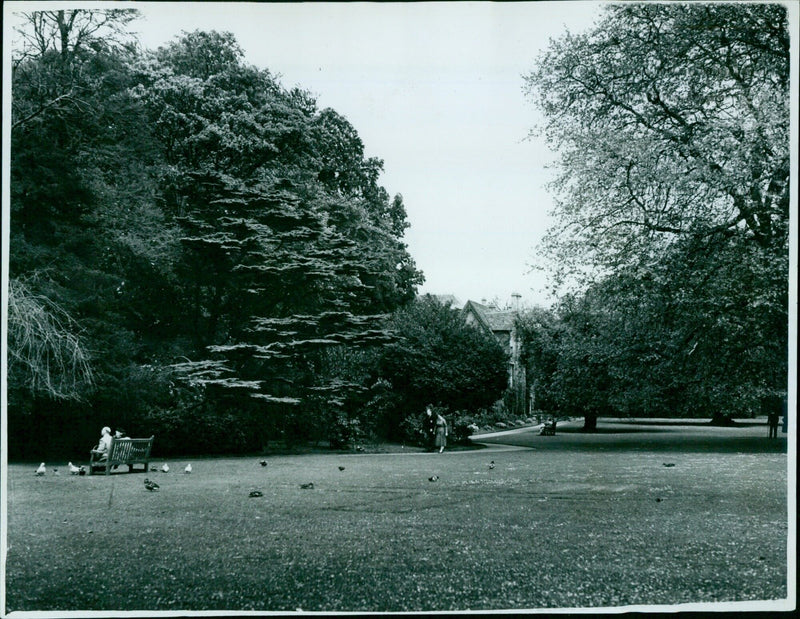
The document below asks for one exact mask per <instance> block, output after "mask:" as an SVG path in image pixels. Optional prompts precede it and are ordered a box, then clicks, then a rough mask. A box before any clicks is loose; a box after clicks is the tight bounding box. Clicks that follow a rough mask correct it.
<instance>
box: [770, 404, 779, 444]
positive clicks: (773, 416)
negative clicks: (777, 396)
mask: <svg viewBox="0 0 800 619" xmlns="http://www.w3.org/2000/svg"><path fill="white" fill-rule="evenodd" d="M779 419H780V415H779V414H778V411H770V412H769V414H768V415H767V424H768V425H769V438H778V420H779Z"/></svg>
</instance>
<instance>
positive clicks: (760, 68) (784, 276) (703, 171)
mask: <svg viewBox="0 0 800 619" xmlns="http://www.w3.org/2000/svg"><path fill="white" fill-rule="evenodd" d="M526 84H527V87H528V91H529V94H530V95H531V97H532V98H533V100H534V101H535V102H536V104H537V105H538V106H539V107H540V109H541V110H542V111H543V113H544V118H545V120H544V123H543V126H542V127H541V131H542V132H543V133H544V134H545V135H546V137H547V138H548V140H549V141H550V142H551V143H552V144H553V145H554V146H555V147H556V148H557V149H558V150H559V152H560V160H559V169H560V176H559V177H558V179H557V180H556V181H555V183H554V184H553V188H554V189H555V190H556V193H557V205H556V208H555V211H554V215H555V217H556V222H557V223H556V225H555V226H554V227H553V228H552V229H551V230H550V232H549V233H548V236H547V237H546V239H545V241H544V243H543V244H542V246H541V248H540V249H541V253H542V255H543V256H547V257H548V260H549V261H550V262H549V264H550V266H551V267H553V269H554V272H555V283H556V284H563V283H564V282H568V281H572V282H576V281H577V282H578V283H579V284H581V285H582V288H583V289H584V290H585V294H583V295H581V294H580V293H579V294H578V298H580V297H583V298H582V300H581V303H580V304H579V307H580V309H581V313H584V314H585V313H587V312H588V313H589V314H590V319H589V320H588V321H587V322H588V323H591V324H593V325H594V327H593V328H595V329H599V331H598V333H597V336H596V337H593V338H592V339H591V340H589V341H590V342H591V343H592V347H593V349H594V350H597V351H599V356H595V357H594V359H595V360H596V359H598V358H604V359H605V361H604V362H603V363H602V364H600V366H598V367H599V368H602V371H600V370H599V374H598V376H599V375H600V374H602V373H605V374H606V375H607V377H608V379H609V380H610V381H611V382H610V386H608V388H607V389H606V387H605V386H604V389H605V391H604V392H605V393H607V394H608V398H607V402H606V404H607V405H608V406H610V407H613V408H614V409H615V410H629V411H636V412H641V411H643V410H664V409H669V410H672V411H680V412H684V411H685V409H686V407H687V406H688V404H689V403H690V402H691V403H692V405H693V407H694V411H695V412H697V411H703V412H704V413H706V414H711V415H716V414H723V415H731V414H735V413H744V412H749V411H752V410H754V409H755V408H756V407H755V406H754V405H753V401H754V400H758V398H760V397H762V396H766V395H769V394H775V393H781V392H785V389H786V374H785V372H786V346H787V317H788V294H787V293H788V286H787V284H788V231H789V189H790V188H789V91H788V88H789V38H788V30H787V15H786V9H785V7H783V6H781V5H765V4H759V5H756V4H717V5H706V4H626V5H616V6H610V7H608V8H607V9H606V13H605V16H604V18H603V19H602V20H601V22H600V23H598V25H597V26H596V27H595V28H594V29H592V30H591V31H589V32H587V33H585V34H580V35H571V34H567V35H565V36H563V37H562V38H560V39H558V40H555V41H553V42H551V45H550V47H549V49H548V50H547V51H546V52H545V53H544V54H543V56H542V57H541V58H540V59H539V62H538V63H537V67H536V69H535V70H534V71H533V72H531V73H530V74H529V75H528V76H527V77H526ZM572 333H573V334H574V333H575V332H574V331H572ZM579 339H580V338H579ZM598 342H601V343H602V342H605V343H604V344H603V345H602V346H601V347H600V348H599V349H597V348H596V347H595V344H597V343H598ZM603 351H605V352H603ZM603 384H604V385H605V383H603ZM637 385H638V386H637ZM635 393H638V395H634V394H635Z"/></svg>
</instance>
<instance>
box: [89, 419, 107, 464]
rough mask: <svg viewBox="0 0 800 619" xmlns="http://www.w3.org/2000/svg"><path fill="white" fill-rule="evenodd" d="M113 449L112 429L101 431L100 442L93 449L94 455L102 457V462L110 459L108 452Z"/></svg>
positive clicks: (105, 428)
mask: <svg viewBox="0 0 800 619" xmlns="http://www.w3.org/2000/svg"><path fill="white" fill-rule="evenodd" d="M110 448H111V428H109V427H108V426H105V427H103V429H102V430H100V442H99V443H98V444H97V446H96V447H95V448H94V449H92V453H94V454H97V455H99V456H100V460H106V459H108V450H109V449H110Z"/></svg>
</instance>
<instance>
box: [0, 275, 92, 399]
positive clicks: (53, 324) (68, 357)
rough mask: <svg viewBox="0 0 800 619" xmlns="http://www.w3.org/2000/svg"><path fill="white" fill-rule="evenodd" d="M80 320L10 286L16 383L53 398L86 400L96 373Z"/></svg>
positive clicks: (10, 333)
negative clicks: (82, 398) (93, 373)
mask: <svg viewBox="0 0 800 619" xmlns="http://www.w3.org/2000/svg"><path fill="white" fill-rule="evenodd" d="M77 329H78V327H77V324H76V322H75V320H74V319H73V318H72V317H71V316H70V315H69V314H68V313H67V312H66V311H64V310H63V309H62V308H61V307H59V306H58V305H57V304H56V303H55V302H53V301H51V300H50V299H48V298H47V297H44V296H37V295H34V294H33V293H32V292H31V291H30V289H29V288H28V287H27V286H26V285H25V284H24V283H23V282H21V281H18V280H9V282H8V351H9V354H10V356H9V365H8V372H9V374H10V375H11V382H12V383H14V384H16V385H25V386H26V387H27V389H28V390H30V392H32V393H34V394H44V395H46V396H48V397H51V398H53V399H80V398H81V396H83V395H85V392H86V391H87V390H88V389H90V388H91V386H92V368H91V365H90V364H89V355H88V353H87V352H86V351H85V349H84V345H83V343H82V342H81V339H80V335H79V334H78V333H76V331H77Z"/></svg>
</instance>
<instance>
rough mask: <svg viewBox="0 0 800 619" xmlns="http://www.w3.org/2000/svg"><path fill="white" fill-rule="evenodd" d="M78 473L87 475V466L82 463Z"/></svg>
mask: <svg viewBox="0 0 800 619" xmlns="http://www.w3.org/2000/svg"><path fill="white" fill-rule="evenodd" d="M78 475H86V467H85V466H83V465H82V464H81V468H79V469H78Z"/></svg>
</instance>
